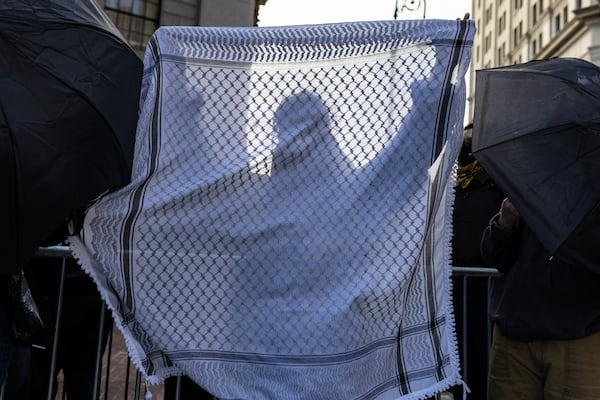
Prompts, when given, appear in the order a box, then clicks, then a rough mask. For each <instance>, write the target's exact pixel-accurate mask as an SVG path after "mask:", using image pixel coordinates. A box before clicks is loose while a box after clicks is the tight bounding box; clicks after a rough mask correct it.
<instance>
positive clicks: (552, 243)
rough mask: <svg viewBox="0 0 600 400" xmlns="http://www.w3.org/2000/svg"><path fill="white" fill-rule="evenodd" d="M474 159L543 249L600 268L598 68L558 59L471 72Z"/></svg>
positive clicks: (586, 63)
mask: <svg viewBox="0 0 600 400" xmlns="http://www.w3.org/2000/svg"><path fill="white" fill-rule="evenodd" d="M474 117H475V118H474V127H473V153H474V155H475V157H476V158H477V159H478V160H479V161H480V162H481V164H482V165H483V167H484V168H485V169H486V171H487V172H488V173H489V174H490V176H491V177H492V178H493V179H494V181H495V182H496V184H498V185H499V186H500V187H501V188H502V189H503V190H504V192H505V193H506V194H507V196H508V197H509V198H510V199H511V201H512V202H513V203H514V204H515V206H516V207H517V209H518V210H519V212H520V213H521V215H522V217H523V219H524V220H525V222H526V223H527V224H528V225H529V226H530V227H531V229H532V230H533V232H534V233H535V234H536V235H537V237H538V238H539V240H540V241H541V242H542V244H543V245H544V246H545V247H546V248H547V250H548V251H549V252H550V253H551V254H554V255H557V256H559V257H561V258H563V259H565V260H566V261H568V262H572V263H576V264H581V265H586V266H588V267H592V268H594V267H595V268H596V269H598V267H600V205H599V200H600V68H598V67H597V66H596V65H594V64H592V63H589V62H587V61H584V60H580V59H571V58H556V59H550V60H544V61H533V62H529V63H526V64H518V65H512V66H508V67H500V68H492V69H486V70H479V71H477V72H476V91H475V116H474Z"/></svg>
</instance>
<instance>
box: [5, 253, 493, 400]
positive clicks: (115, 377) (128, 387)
mask: <svg viewBox="0 0 600 400" xmlns="http://www.w3.org/2000/svg"><path fill="white" fill-rule="evenodd" d="M36 257H52V258H60V259H61V260H62V266H61V268H60V284H59V288H58V299H57V307H56V324H55V326H54V332H53V333H54V335H53V338H52V357H51V363H50V368H49V372H48V377H47V378H48V400H54V399H63V400H64V399H65V398H66V392H65V390H64V382H63V381H62V379H61V377H60V376H59V378H58V379H55V378H54V377H55V376H56V375H57V351H58V343H59V336H60V333H61V322H62V312H63V303H64V283H65V272H66V265H67V260H70V259H72V255H71V251H70V249H69V248H68V247H66V246H54V247H46V248H40V249H39V250H38V252H37V254H36ZM452 273H453V279H455V280H456V279H461V280H462V282H463V284H462V291H461V293H460V295H461V296H462V304H463V307H462V309H461V310H460V312H461V313H462V315H461V317H462V318H461V321H462V322H461V323H462V335H461V337H458V338H457V339H458V341H460V342H461V343H462V349H463V351H462V352H461V354H460V357H461V367H462V374H463V376H467V374H468V370H469V364H468V359H467V349H468V343H467V334H466V332H467V322H468V320H469V317H470V316H469V304H468V296H467V293H468V288H469V282H471V281H473V280H476V279H477V280H480V279H483V280H485V281H486V282H487V288H488V291H487V292H488V297H489V287H490V282H491V279H493V277H495V276H497V275H498V272H497V271H496V270H495V269H491V268H472V267H453V270H452ZM455 282H456V281H455ZM455 295H456V293H455ZM102 307H103V308H105V307H106V306H105V305H104V304H102ZM105 315H106V313H105V312H102V310H101V312H99V318H100V321H99V329H98V342H97V343H98V346H97V349H96V354H95V371H94V382H93V393H95V396H94V398H93V400H100V399H104V400H109V399H110V400H112V399H121V398H122V399H125V400H129V399H135V400H139V399H140V398H141V397H143V396H144V395H145V394H146V391H147V390H148V388H147V387H146V385H145V382H144V380H143V377H142V374H141V373H140V372H138V371H135V368H132V365H131V361H130V359H129V357H128V354H127V350H126V348H125V345H124V340H123V338H122V336H121V334H120V332H118V330H115V329H112V328H111V329H110V333H109V336H108V340H107V343H106V346H103V341H102V340H101V338H102V332H103V330H104V328H105V324H111V322H112V321H111V320H110V318H106V317H105ZM111 326H112V324H111ZM485 332H486V337H487V344H488V346H487V348H488V349H489V345H490V344H491V323H490V321H489V318H488V320H487V324H486V326H485ZM103 347H105V348H103ZM130 380H133V381H134V383H133V384H131V383H130ZM467 384H468V382H467ZM175 386H176V390H175V400H179V398H180V393H179V392H180V387H181V379H180V378H177V381H176V383H175ZM55 391H56V396H54V395H53V394H52V393H54V392H55ZM150 391H151V394H152V398H153V399H155V400H163V393H164V387H163V386H162V385H161V386H158V387H152V388H151V390H150ZM4 392H5V391H4V387H3V388H2V391H1V392H0V400H5V393H4ZM119 393H121V394H122V397H121V395H120V394H119Z"/></svg>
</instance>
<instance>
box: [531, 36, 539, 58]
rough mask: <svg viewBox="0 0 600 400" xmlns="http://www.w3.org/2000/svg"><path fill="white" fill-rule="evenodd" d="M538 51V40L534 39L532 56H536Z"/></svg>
mask: <svg viewBox="0 0 600 400" xmlns="http://www.w3.org/2000/svg"><path fill="white" fill-rule="evenodd" d="M537 52H538V47H537V40H535V39H533V41H532V42H531V58H535V55H536V54H537Z"/></svg>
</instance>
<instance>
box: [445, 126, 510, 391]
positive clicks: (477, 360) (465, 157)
mask: <svg viewBox="0 0 600 400" xmlns="http://www.w3.org/2000/svg"><path fill="white" fill-rule="evenodd" d="M472 133H473V124H472V123H470V124H468V125H467V126H465V128H464V134H463V136H464V137H463V145H462V148H461V151H460V154H459V156H458V160H457V161H458V171H457V180H456V188H455V196H454V210H453V223H452V225H453V234H452V265H454V266H457V267H486V266H487V264H486V263H485V262H484V261H483V259H482V257H481V252H480V250H479V242H480V241H481V233H482V232H483V230H484V229H485V228H486V226H487V225H488V223H489V221H490V218H492V217H493V216H494V214H496V213H497V212H498V208H499V207H500V204H501V203H502V200H503V199H504V194H503V193H502V191H500V189H499V188H498V187H497V186H496V185H495V184H494V182H493V181H492V179H491V177H490V176H489V175H488V174H487V173H486V172H485V170H484V169H483V167H482V166H481V164H480V163H479V162H478V161H477V160H476V159H475V158H474V157H473V155H472V154H471V152H472V149H471V140H472ZM487 282H488V281H487V279H482V278H470V279H468V281H466V282H465V281H464V279H463V277H462V276H454V277H453V279H452V285H453V290H452V295H453V305H454V315H455V320H456V334H457V337H458V348H459V353H460V355H461V359H462V360H466V364H463V366H462V367H463V374H464V375H463V379H465V381H466V383H467V385H468V386H469V389H471V395H470V396H469V398H473V399H476V400H478V399H485V397H486V395H485V393H486V379H487V365H488V360H487V351H488V340H487V335H486V333H485V327H486V325H487V323H488V321H487V303H488V301H487V297H488V293H487V291H488V288H487ZM465 285H466V299H465V300H466V303H465V302H463V292H464V290H465ZM465 307H466V308H467V312H468V314H467V315H466V317H467V318H466V321H463V313H462V310H463V309H464V308H465ZM463 324H464V325H465V329H464V330H463ZM463 336H466V346H465V347H466V348H463V341H462V338H463ZM453 395H454V400H459V399H462V398H463V397H462V396H463V389H462V387H457V388H455V389H454V390H453Z"/></svg>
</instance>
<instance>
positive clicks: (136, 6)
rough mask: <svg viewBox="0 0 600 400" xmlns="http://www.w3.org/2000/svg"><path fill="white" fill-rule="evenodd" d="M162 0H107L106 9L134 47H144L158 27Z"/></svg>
mask: <svg viewBox="0 0 600 400" xmlns="http://www.w3.org/2000/svg"><path fill="white" fill-rule="evenodd" d="M160 2H161V0H106V1H105V4H104V10H105V11H106V14H107V15H108V16H109V17H110V19H111V20H112V21H113V22H114V23H115V25H116V26H117V28H119V30H120V31H121V33H122V34H123V36H124V37H125V39H127V41H128V42H129V44H130V45H131V47H133V48H134V49H139V50H141V49H143V48H144V47H145V46H146V43H147V42H148V39H150V36H152V34H153V33H154V31H155V30H156V28H157V27H158V19H159V13H160Z"/></svg>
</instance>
